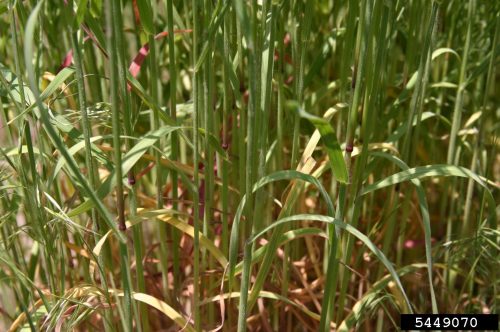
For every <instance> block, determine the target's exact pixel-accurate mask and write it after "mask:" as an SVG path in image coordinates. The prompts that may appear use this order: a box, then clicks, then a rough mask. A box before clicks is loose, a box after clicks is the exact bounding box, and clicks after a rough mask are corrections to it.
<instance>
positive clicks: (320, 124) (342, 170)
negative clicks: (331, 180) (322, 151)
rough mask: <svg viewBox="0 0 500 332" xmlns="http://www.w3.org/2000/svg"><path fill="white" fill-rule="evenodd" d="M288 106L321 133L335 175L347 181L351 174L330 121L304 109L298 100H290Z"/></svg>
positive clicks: (343, 181)
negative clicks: (348, 172)
mask: <svg viewBox="0 0 500 332" xmlns="http://www.w3.org/2000/svg"><path fill="white" fill-rule="evenodd" d="M287 106H288V107H289V108H292V109H295V110H296V111H297V112H298V114H299V115H300V117H301V118H303V119H306V120H309V122H311V123H312V124H313V125H314V126H315V127H316V129H317V130H318V131H319V133H320V135H321V140H322V142H323V145H324V146H325V148H326V152H327V154H328V159H329V160H330V165H331V168H332V171H333V175H334V176H335V178H336V179H337V180H338V181H339V182H342V183H347V182H348V180H349V176H348V175H347V167H346V164H345V161H344V156H343V155H342V149H341V148H340V144H339V142H338V140H337V136H336V135H335V131H334V130H333V128H332V126H331V125H330V123H329V122H328V121H327V120H325V119H323V118H320V117H317V116H314V115H312V114H309V113H307V112H306V111H304V110H302V108H301V107H300V106H299V105H298V104H297V103H296V102H289V103H288V105H287Z"/></svg>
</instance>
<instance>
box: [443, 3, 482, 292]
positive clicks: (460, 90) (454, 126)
mask: <svg viewBox="0 0 500 332" xmlns="http://www.w3.org/2000/svg"><path fill="white" fill-rule="evenodd" d="M475 8H476V2H475V0H469V2H468V14H467V33H466V37H465V45H464V50H463V54H462V62H461V64H460V73H459V77H458V84H457V86H458V87H457V93H456V97H455V105H454V108H453V120H452V123H451V131H450V142H449V145H448V152H447V155H446V163H447V164H450V165H454V164H455V156H456V153H457V148H456V142H457V136H458V130H459V129H460V125H461V122H462V107H463V95H464V91H465V88H466V71H467V65H468V59H469V51H470V44H471V35H472V25H473V24H474V12H475ZM451 182H452V183H453V184H454V183H455V179H453V180H452V181H451ZM453 184H452V185H451V186H450V187H449V188H448V190H449V191H450V192H451V193H453V191H454V189H455V186H454V185H453ZM452 196H453V194H452V195H451V197H452ZM451 201H452V202H453V198H451ZM442 202H443V203H442V206H441V211H442V212H443V211H446V205H447V203H448V200H446V199H443V201H442ZM450 205H451V204H450ZM452 214H453V210H451V209H450V210H449V214H448V216H447V218H446V219H447V221H446V239H445V241H446V242H449V241H451V234H452V219H453V218H452ZM449 258H450V254H449V251H446V254H445V258H444V259H445V262H446V263H447V265H446V266H447V268H446V269H445V271H444V280H445V282H446V285H447V286H450V283H451V279H450V273H451V272H450V267H451V266H450V264H448V261H449ZM444 290H445V287H443V295H444Z"/></svg>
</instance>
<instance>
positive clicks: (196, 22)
mask: <svg viewBox="0 0 500 332" xmlns="http://www.w3.org/2000/svg"><path fill="white" fill-rule="evenodd" d="M198 6H199V2H198V1H197V0H193V1H192V10H193V68H194V67H195V66H196V63H197V62H198V56H199V45H198V43H199V38H200V36H199V34H200V13H199V11H200V9H199V8H198ZM199 79H200V73H199V72H197V71H195V72H194V74H193V100H194V110H193V169H194V174H193V182H194V186H195V188H199V182H200V181H199V170H198V163H199V158H198V144H199V143H198V114H199V112H200V97H201V93H200V91H199V86H200V83H199ZM199 203H200V202H199V195H198V193H197V192H196V193H194V195H193V227H194V237H193V246H194V248H193V251H194V261H193V284H194V285H193V286H194V287H193V289H194V290H193V297H194V299H193V309H192V312H193V319H194V329H195V330H196V331H197V332H199V331H201V316H200V283H199V282H200V211H199V207H198V205H199Z"/></svg>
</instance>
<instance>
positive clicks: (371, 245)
mask: <svg viewBox="0 0 500 332" xmlns="http://www.w3.org/2000/svg"><path fill="white" fill-rule="evenodd" d="M302 220H311V221H320V222H325V223H328V224H333V225H335V226H337V227H340V228H342V229H344V230H345V231H347V232H349V233H351V234H352V235H353V236H355V237H356V238H357V239H358V240H360V241H361V242H363V244H364V245H365V246H366V247H368V249H370V251H371V252H372V253H373V254H374V255H375V257H377V259H378V260H379V261H380V262H381V263H382V264H384V266H385V267H386V269H387V270H388V271H389V273H390V275H391V277H392V279H393V280H394V282H395V283H396V285H397V286H398V288H399V289H400V290H401V293H402V294H403V297H404V299H405V301H406V305H407V307H408V309H409V310H410V312H412V309H411V302H410V300H409V299H408V296H407V295H406V292H405V290H404V288H403V284H402V283H401V280H399V277H398V274H397V272H396V270H395V269H394V267H393V266H392V264H391V262H390V261H389V260H388V259H387V257H386V256H385V255H384V253H383V252H382V251H381V250H380V249H379V248H378V247H377V246H376V245H375V244H374V243H373V242H372V241H371V240H370V239H369V238H368V237H367V236H366V235H364V234H363V233H361V232H360V231H359V230H357V229H356V228H354V227H353V226H351V225H349V224H346V223H344V222H342V221H340V220H338V219H335V218H333V217H329V216H323V215H319V214H297V215H294V216H290V217H286V218H283V219H280V220H277V221H275V222H273V223H272V224H271V225H269V226H267V227H266V228H264V229H263V230H262V231H260V232H258V233H257V234H255V235H253V236H252V237H251V238H250V239H249V240H248V243H251V242H253V241H255V240H257V239H258V238H259V237H261V236H262V235H264V234H265V233H267V232H268V231H270V230H271V229H273V228H275V227H277V226H279V225H282V224H286V223H291V222H294V221H302Z"/></svg>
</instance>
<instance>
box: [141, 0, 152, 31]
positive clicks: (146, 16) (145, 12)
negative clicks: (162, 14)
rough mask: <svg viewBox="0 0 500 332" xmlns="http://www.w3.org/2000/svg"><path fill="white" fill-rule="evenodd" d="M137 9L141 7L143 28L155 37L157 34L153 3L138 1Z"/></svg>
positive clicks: (147, 0) (143, 0) (146, 0)
mask: <svg viewBox="0 0 500 332" xmlns="http://www.w3.org/2000/svg"><path fill="white" fill-rule="evenodd" d="M137 7H139V15H140V17H141V24H142V27H143V28H144V30H145V31H146V32H147V33H148V34H150V35H153V34H154V33H155V26H154V22H153V11H152V10H151V3H150V2H149V0H137Z"/></svg>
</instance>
